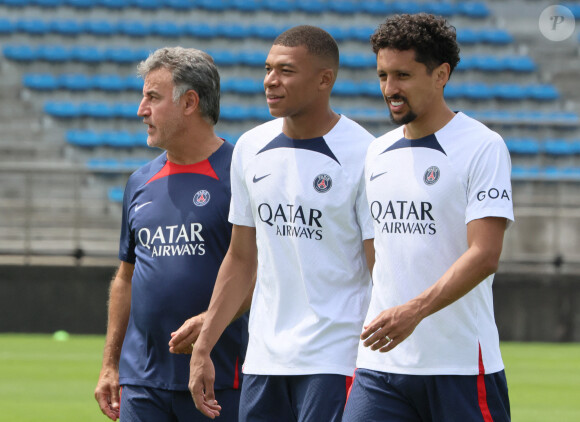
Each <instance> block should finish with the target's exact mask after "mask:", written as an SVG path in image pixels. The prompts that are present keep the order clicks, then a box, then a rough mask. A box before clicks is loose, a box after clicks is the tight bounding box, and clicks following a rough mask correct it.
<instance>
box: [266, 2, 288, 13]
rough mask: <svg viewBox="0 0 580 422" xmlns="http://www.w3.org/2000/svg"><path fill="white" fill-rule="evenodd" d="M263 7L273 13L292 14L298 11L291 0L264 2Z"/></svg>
mask: <svg viewBox="0 0 580 422" xmlns="http://www.w3.org/2000/svg"><path fill="white" fill-rule="evenodd" d="M262 6H263V7H264V9H266V10H269V11H271V12H273V13H290V12H293V11H294V10H296V8H295V7H296V6H295V4H294V2H293V1H291V0H263V2H262Z"/></svg>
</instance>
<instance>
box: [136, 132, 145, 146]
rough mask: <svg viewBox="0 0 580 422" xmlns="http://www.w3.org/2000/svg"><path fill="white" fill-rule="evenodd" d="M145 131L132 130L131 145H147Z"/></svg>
mask: <svg viewBox="0 0 580 422" xmlns="http://www.w3.org/2000/svg"><path fill="white" fill-rule="evenodd" d="M148 137H149V135H147V132H134V133H133V146H135V147H146V146H147V138H148Z"/></svg>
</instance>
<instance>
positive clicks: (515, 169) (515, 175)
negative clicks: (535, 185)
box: [512, 165, 541, 180]
mask: <svg viewBox="0 0 580 422" xmlns="http://www.w3.org/2000/svg"><path fill="white" fill-rule="evenodd" d="M540 173H541V171H540V168H539V167H537V166H518V165H515V166H512V179H514V180H534V179H538V178H539V177H540Z"/></svg>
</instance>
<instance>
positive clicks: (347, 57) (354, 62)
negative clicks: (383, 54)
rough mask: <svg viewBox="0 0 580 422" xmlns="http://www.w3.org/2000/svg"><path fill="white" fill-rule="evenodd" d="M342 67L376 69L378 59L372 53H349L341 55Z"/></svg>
mask: <svg viewBox="0 0 580 422" xmlns="http://www.w3.org/2000/svg"><path fill="white" fill-rule="evenodd" d="M340 61H341V66H344V67H350V68H354V69H364V68H368V67H376V65H377V59H376V56H375V55H374V54H373V53H372V52H369V53H352V52H347V53H343V54H342V55H341V60H340Z"/></svg>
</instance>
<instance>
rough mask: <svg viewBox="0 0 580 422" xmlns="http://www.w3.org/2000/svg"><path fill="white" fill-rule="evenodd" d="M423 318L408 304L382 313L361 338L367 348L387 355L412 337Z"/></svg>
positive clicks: (368, 326)
mask: <svg viewBox="0 0 580 422" xmlns="http://www.w3.org/2000/svg"><path fill="white" fill-rule="evenodd" d="M419 322H421V318H420V317H419V315H418V313H417V312H416V310H415V309H413V306H412V305H410V304H408V303H406V304H404V305H400V306H395V307H393V308H389V309H386V310H384V311H383V312H381V313H380V314H379V315H378V316H377V317H376V318H375V319H373V320H372V321H371V322H370V323H369V324H368V325H365V327H364V330H363V332H362V334H361V336H360V338H361V340H363V341H364V343H363V345H364V346H365V347H370V348H371V350H378V351H379V352H382V353H385V352H388V351H389V350H392V349H394V348H395V347H396V346H397V345H399V344H401V343H402V342H403V340H405V339H406V338H407V337H409V336H410V335H411V333H412V332H413V331H414V330H415V327H417V325H418V324H419Z"/></svg>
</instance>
